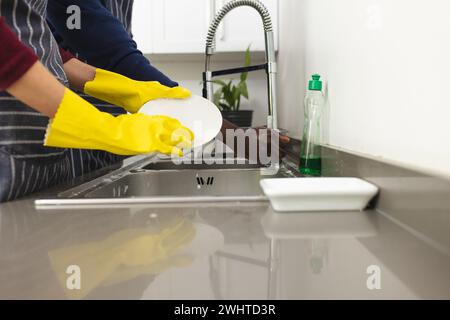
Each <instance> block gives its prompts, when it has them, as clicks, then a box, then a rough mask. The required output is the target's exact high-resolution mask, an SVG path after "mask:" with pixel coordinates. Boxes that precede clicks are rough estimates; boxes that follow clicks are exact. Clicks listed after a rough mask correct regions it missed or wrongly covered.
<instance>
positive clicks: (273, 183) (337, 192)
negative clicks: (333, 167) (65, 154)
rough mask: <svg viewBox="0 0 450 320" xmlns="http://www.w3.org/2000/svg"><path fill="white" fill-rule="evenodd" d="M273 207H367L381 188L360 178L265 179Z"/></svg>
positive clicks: (306, 208)
mask: <svg viewBox="0 0 450 320" xmlns="http://www.w3.org/2000/svg"><path fill="white" fill-rule="evenodd" d="M260 183H261V187H262V189H263V191H264V193H265V194H266V196H267V197H268V198H269V200H270V202H271V204H272V207H273V209H274V210H276V211H280V212H295V211H309V212H311V211H352V210H355V211H356V210H359V211H362V210H364V209H365V208H366V207H367V205H368V203H369V201H370V200H371V199H372V198H373V197H374V196H375V195H376V194H377V193H378V188H377V187H376V186H374V185H372V184H370V183H369V182H367V181H364V180H361V179H357V178H289V179H265V180H261V182H260Z"/></svg>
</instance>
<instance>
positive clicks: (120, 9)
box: [104, 0, 134, 34]
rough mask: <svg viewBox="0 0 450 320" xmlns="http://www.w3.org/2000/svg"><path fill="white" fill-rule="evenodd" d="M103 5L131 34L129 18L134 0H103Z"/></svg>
mask: <svg viewBox="0 0 450 320" xmlns="http://www.w3.org/2000/svg"><path fill="white" fill-rule="evenodd" d="M104 3H105V6H106V7H107V8H108V10H109V11H110V12H111V13H112V14H113V16H114V17H115V18H116V19H118V20H119V21H120V22H122V24H123V25H124V27H125V29H126V30H127V31H128V33H129V34H131V18H132V14H133V4H134V0H104Z"/></svg>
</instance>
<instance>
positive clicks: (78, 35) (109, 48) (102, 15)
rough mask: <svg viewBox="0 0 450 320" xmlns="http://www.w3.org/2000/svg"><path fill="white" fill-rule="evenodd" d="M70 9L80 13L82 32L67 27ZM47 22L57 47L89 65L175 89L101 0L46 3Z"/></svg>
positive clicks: (60, 0)
mask: <svg viewBox="0 0 450 320" xmlns="http://www.w3.org/2000/svg"><path fill="white" fill-rule="evenodd" d="M70 5H77V6H79V7H80V9H81V29H80V30H69V29H68V28H67V27H66V21H67V18H68V15H67V13H66V10H67V8H68V6H70ZM47 19H48V21H49V24H51V26H52V28H53V30H54V32H55V33H56V38H57V39H59V40H61V41H62V42H61V43H60V45H61V46H62V47H63V48H66V49H68V50H69V51H71V52H72V53H74V54H77V55H78V57H79V58H80V59H82V60H84V61H86V62H87V63H89V64H90V65H93V66H95V67H97V68H102V69H105V70H109V71H113V72H117V73H120V74H122V75H124V76H127V77H129V78H132V79H134V80H140V81H159V82H160V83H161V84H163V85H166V86H169V87H175V86H177V85H178V84H177V83H176V82H173V81H172V80H170V79H169V78H168V77H167V76H165V75H164V74H163V73H162V72H161V71H159V70H158V69H156V68H155V67H154V66H152V65H151V63H150V61H149V60H148V59H147V58H145V57H144V55H143V54H142V53H141V52H140V51H139V50H138V49H137V45H136V42H134V40H133V39H132V37H131V36H130V35H129V33H128V32H127V31H126V30H125V28H124V26H123V25H122V23H121V22H120V21H119V20H118V19H116V18H115V17H114V16H113V15H112V14H111V12H109V10H108V9H107V8H106V7H105V6H104V5H103V3H102V1H101V0H89V1H86V0H49V1H48V7H47Z"/></svg>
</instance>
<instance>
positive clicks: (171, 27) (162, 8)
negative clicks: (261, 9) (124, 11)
mask: <svg viewBox="0 0 450 320" xmlns="http://www.w3.org/2000/svg"><path fill="white" fill-rule="evenodd" d="M226 1H229V0H191V1H186V0H135V8H134V12H133V34H134V37H135V40H136V42H137V43H138V47H139V49H140V50H142V51H143V52H144V53H156V54H165V53H177V54H183V53H204V51H205V42H206V34H207V32H208V28H209V25H210V23H211V21H212V19H213V17H214V15H215V13H217V12H218V11H219V10H220V8H222V6H223V5H224V4H225V3H226ZM261 1H262V2H263V3H264V4H265V5H266V6H267V8H268V9H269V10H270V12H271V14H272V20H273V24H274V29H275V41H276V42H275V45H276V47H277V42H278V34H277V30H278V0H261ZM249 44H251V45H252V51H264V32H263V25H262V21H261V18H260V16H259V14H258V13H257V12H256V11H255V10H254V9H252V8H247V7H242V8H238V9H234V10H233V11H232V12H230V13H229V14H228V15H227V17H226V18H225V19H224V21H222V24H221V27H220V28H219V30H218V32H217V37H216V49H217V52H240V51H244V50H245V49H246V48H247V46H248V45H249Z"/></svg>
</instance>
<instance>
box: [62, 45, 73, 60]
mask: <svg viewBox="0 0 450 320" xmlns="http://www.w3.org/2000/svg"><path fill="white" fill-rule="evenodd" d="M59 53H60V55H61V58H62V61H63V63H66V62H67V61H69V60H70V59H75V56H74V55H73V54H71V53H70V52H69V51H67V50H64V49H63V48H61V47H59Z"/></svg>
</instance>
